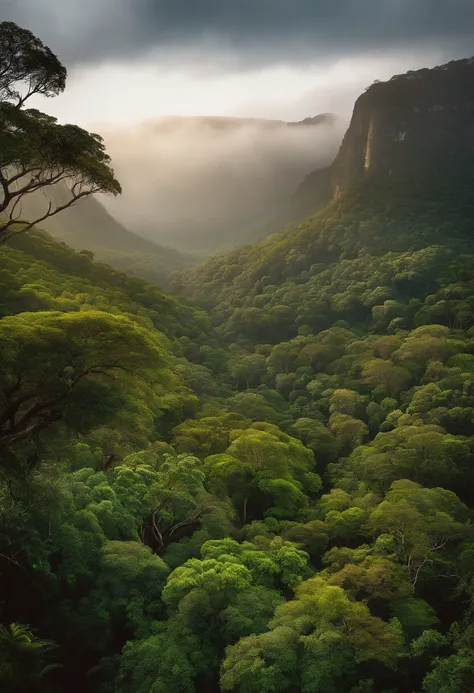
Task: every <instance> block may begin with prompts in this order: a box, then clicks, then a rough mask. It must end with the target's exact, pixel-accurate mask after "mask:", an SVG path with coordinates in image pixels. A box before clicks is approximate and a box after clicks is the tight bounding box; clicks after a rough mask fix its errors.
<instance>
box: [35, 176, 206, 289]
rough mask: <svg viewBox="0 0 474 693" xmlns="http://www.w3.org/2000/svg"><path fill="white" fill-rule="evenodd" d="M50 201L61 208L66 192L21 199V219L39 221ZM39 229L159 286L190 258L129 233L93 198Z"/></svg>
mask: <svg viewBox="0 0 474 693" xmlns="http://www.w3.org/2000/svg"><path fill="white" fill-rule="evenodd" d="M51 197H52V198H53V199H54V201H55V204H58V205H61V204H64V203H65V201H66V200H67V199H68V191H67V189H65V188H63V187H62V186H61V185H57V186H55V187H54V188H53V189H52V190H51V191H49V192H48V196H47V197H46V198H45V196H44V194H43V193H42V192H41V191H38V192H37V193H34V194H32V195H28V196H25V198H24V199H23V201H22V216H23V217H24V218H25V219H37V218H40V217H41V216H42V215H43V214H44V211H45V206H47V204H48V200H49V199H50V198H51ZM42 225H43V227H44V228H45V229H46V230H47V231H49V232H50V233H51V234H52V235H53V236H54V237H55V238H57V239H59V240H62V241H65V242H66V243H68V244H69V245H70V246H71V247H72V248H75V249H76V250H82V249H86V250H91V251H92V252H93V253H94V254H95V255H96V257H97V258H98V259H99V260H102V261H104V262H108V263H109V264H111V265H113V266H114V267H117V268H118V269H122V270H125V271H127V272H129V273H130V274H135V275H138V276H140V277H143V278H144V279H148V280H150V281H155V282H157V283H158V284H160V285H162V286H164V285H166V284H167V283H168V279H169V275H170V273H171V272H173V271H177V270H180V269H183V268H184V267H186V265H189V264H191V263H192V261H191V259H190V258H188V257H186V256H185V255H182V254H181V253H179V252H178V251H177V250H174V249H172V248H165V247H163V246H160V245H157V244H156V243H153V242H152V241H150V240H147V239H145V238H143V237H141V236H139V235H137V234H135V233H132V232H131V231H129V230H128V229H126V228H125V227H124V226H122V224H120V223H119V222H118V221H117V220H116V219H114V218H113V217H112V216H111V215H110V214H109V213H108V212H107V210H106V209H105V208H104V207H103V206H102V205H101V203H100V202H99V201H98V200H96V199H95V198H93V197H90V198H88V199H83V200H80V201H78V202H77V203H76V204H75V205H74V206H72V207H69V208H68V209H64V210H63V211H62V212H60V213H59V214H57V215H55V216H51V217H50V218H49V219H47V220H45V221H44V222H43V224H42Z"/></svg>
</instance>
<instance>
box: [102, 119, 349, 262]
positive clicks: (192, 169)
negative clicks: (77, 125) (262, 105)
mask: <svg viewBox="0 0 474 693" xmlns="http://www.w3.org/2000/svg"><path fill="white" fill-rule="evenodd" d="M343 125H344V124H343V123H339V121H338V120H337V119H336V118H335V117H334V116H333V115H331V114H328V113H324V114H320V115H318V116H315V117H312V118H306V119H305V120H303V121H301V122H292V123H286V122H283V121H278V120H260V119H249V118H230V117H205V116H203V117H193V118H186V117H174V116H173V117H171V116H170V117H166V118H159V119H157V120H154V121H150V122H147V123H143V124H141V125H140V126H138V127H135V128H128V129H127V128H121V129H120V128H119V129H115V130H109V132H107V131H105V132H103V130H101V132H102V133H103V135H104V138H105V142H106V145H107V149H108V151H109V152H110V154H111V156H112V159H113V162H114V166H115V169H116V173H117V176H118V178H119V180H120V182H121V184H122V187H123V195H122V196H121V197H120V198H116V199H113V198H110V199H106V200H104V204H105V205H106V206H107V209H108V210H109V211H110V212H111V214H113V215H114V216H115V217H116V218H117V219H119V220H120V221H121V222H122V223H124V224H125V225H126V226H127V227H128V228H130V229H132V230H133V231H134V232H135V233H137V234H140V235H143V236H146V237H147V238H149V239H151V240H153V241H154V242H157V243H160V244H164V245H170V246H173V247H175V248H178V249H179V250H181V251H185V252H192V253H195V254H198V255H201V256H204V255H209V254H210V253H212V252H213V251H215V250H218V249H223V248H226V247H232V246H236V245H239V244H241V243H243V242H246V241H248V240H254V239H256V238H260V237H261V236H262V234H263V235H265V233H266V229H267V228H270V227H268V223H269V221H271V220H272V219H274V217H275V215H276V214H277V215H278V211H279V210H280V208H284V207H285V205H286V203H287V201H288V200H289V199H290V197H291V195H292V193H293V191H294V190H295V189H296V187H297V186H298V184H299V183H300V182H301V180H302V179H303V178H304V176H305V175H307V174H308V173H309V172H310V171H311V170H314V169H315V168H316V167H317V166H318V165H319V166H321V165H322V166H325V165H328V164H329V163H330V161H331V160H332V159H333V158H334V156H335V154H336V151H337V147H338V146H339V144H340V141H341V138H342V134H343Z"/></svg>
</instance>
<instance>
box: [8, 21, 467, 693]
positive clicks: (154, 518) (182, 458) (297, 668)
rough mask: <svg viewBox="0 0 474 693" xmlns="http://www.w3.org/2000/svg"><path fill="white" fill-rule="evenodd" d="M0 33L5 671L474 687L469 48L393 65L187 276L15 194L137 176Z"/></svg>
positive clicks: (218, 685)
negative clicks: (465, 52) (106, 250)
mask: <svg viewBox="0 0 474 693" xmlns="http://www.w3.org/2000/svg"><path fill="white" fill-rule="evenodd" d="M0 34H1V36H0V38H1V46H0V63H1V64H2V65H3V66H5V65H6V64H7V63H6V61H7V59H8V60H9V63H8V66H9V67H8V69H7V68H6V69H4V71H3V72H2V73H0V96H1V100H0V120H1V127H0V145H1V146H0V151H1V155H0V156H1V157H2V160H1V165H0V172H1V182H2V188H3V195H4V197H3V203H1V202H0V208H1V209H0V211H1V212H2V214H3V217H2V223H1V224H0V239H1V240H2V241H3V242H2V243H1V244H0V318H1V319H0V354H1V359H0V624H1V626H0V682H1V686H2V691H3V690H4V691H8V692H12V693H26V692H27V691H28V693H34V692H35V691H41V693H66V692H67V693H70V692H74V691H81V693H85V692H90V693H218V692H219V691H222V692H231V693H470V692H471V691H472V681H473V677H474V613H473V590H474V584H473V578H474V529H473V525H472V519H473V508H474V501H473V498H474V281H473V280H474V235H473V225H474V196H473V183H474V175H473V173H472V172H473V159H474V151H473V143H474V138H473V133H474V91H473V87H472V85H473V84H474V80H473V77H474V61H473V60H464V61H457V62H454V63H450V64H448V65H446V66H442V67H440V68H435V69H434V70H423V71H420V72H416V73H408V74H407V75H400V76H397V77H395V78H393V79H392V80H390V81H389V82H386V83H383V84H375V85H373V86H372V87H370V88H369V89H368V90H367V91H366V92H365V94H363V95H362V96H361V98H360V99H359V101H358V102H357V104H356V107H355V110H354V116H353V119H352V122H351V125H350V127H349V130H348V133H347V135H346V137H345V139H344V142H343V144H342V147H341V150H340V153H339V155H338V157H337V158H336V161H335V164H334V165H333V166H332V167H330V168H329V169H325V170H324V171H323V172H319V173H316V174H313V175H312V176H310V177H309V178H308V179H307V180H306V181H305V182H304V183H303V186H304V189H303V190H302V191H301V190H300V191H299V194H300V195H302V196H303V198H304V207H305V209H306V208H307V205H308V204H309V200H310V198H311V195H314V205H313V209H314V210H315V211H314V213H313V214H312V215H311V216H310V217H308V218H306V219H305V220H304V221H302V222H300V223H295V224H294V225H293V226H290V227H289V228H287V229H285V230H284V231H282V232H281V233H279V234H276V235H273V236H270V237H269V238H267V239H266V240H264V241H262V242H260V243H258V244H255V245H248V246H245V247H243V248H240V249H239V250H236V251H234V252H232V253H229V254H227V255H223V256H220V257H214V258H212V259H211V260H209V261H208V262H207V263H205V264H204V265H202V266H200V267H197V268H193V269H189V270H185V271H184V272H182V273H180V274H177V275H175V276H174V279H173V290H174V293H175V295H170V294H167V293H164V292H163V291H162V289H160V288H159V287H158V286H157V285H155V284H152V283H149V282H147V281H145V280H144V279H140V278H137V277H132V276H128V275H127V274H125V273H123V272H120V271H119V270H117V269H112V268H111V267H109V266H108V265H105V264H102V263H98V262H96V261H94V256H93V254H92V253H91V252H90V251H88V250H83V251H81V252H75V251H73V250H72V249H70V248H69V247H68V246H67V245H65V244H64V243H61V242H58V241H57V240H54V239H53V238H52V237H51V236H50V235H49V234H47V233H45V232H44V231H42V230H41V220H40V221H39V222H38V224H37V226H32V221H31V220H30V219H28V220H23V219H22V217H21V214H19V213H18V209H15V204H16V203H15V200H17V199H19V198H20V199H21V197H22V196H26V195H28V194H29V193H30V192H34V191H35V189H36V188H35V186H37V185H39V184H40V183H41V184H42V185H43V186H48V185H50V184H56V183H57V181H58V179H61V180H62V179H63V178H64V180H65V181H66V182H67V183H68V185H69V191H70V194H71V196H72V197H71V200H73V201H76V198H78V196H79V195H80V194H81V193H82V192H84V196H85V197H87V195H88V194H93V193H94V192H97V191H100V192H110V193H112V194H116V193H118V192H119V190H120V186H119V184H118V183H117V181H115V178H114V175H113V171H112V169H111V168H110V161H109V159H108V158H107V155H106V154H105V151H104V149H103V145H102V143H101V140H100V138H99V137H98V136H96V135H91V134H90V133H87V132H85V131H83V130H81V129H80V128H76V126H63V125H59V124H58V123H57V122H56V121H54V119H51V118H49V116H45V115H44V114H41V113H39V112H38V111H36V110H34V109H28V107H27V105H25V100H26V99H25V98H24V96H22V93H23V92H22V91H21V90H19V88H18V82H19V81H20V82H22V81H23V79H24V78H25V74H27V75H29V82H28V83H29V85H30V90H33V91H35V92H36V93H42V94H46V95H50V96H54V95H55V94H57V93H59V92H60V91H62V89H64V86H65V77H66V76H65V71H64V72H63V71H62V70H63V68H62V66H61V64H60V63H59V61H58V60H57V58H56V57H55V56H54V55H53V54H51V52H50V51H49V49H47V48H46V47H45V46H43V44H42V43H41V41H39V39H37V38H36V37H34V36H33V35H32V34H30V33H29V32H26V31H25V30H22V29H19V27H16V25H12V24H10V23H6V22H4V23H2V24H0ZM58 143H59V145H58ZM58 147H59V148H58ZM71 181H72V182H71ZM21 186H23V187H21ZM71 204H72V203H71ZM79 204H80V202H79ZM49 211H50V213H51V212H52V211H53V209H52V208H50V210H49Z"/></svg>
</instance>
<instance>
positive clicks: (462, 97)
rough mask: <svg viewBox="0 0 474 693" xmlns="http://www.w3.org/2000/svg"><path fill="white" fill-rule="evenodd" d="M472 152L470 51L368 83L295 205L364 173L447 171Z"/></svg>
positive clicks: (327, 195) (312, 201)
mask: <svg viewBox="0 0 474 693" xmlns="http://www.w3.org/2000/svg"><path fill="white" fill-rule="evenodd" d="M473 155H474V58H470V59H464V60H456V61H452V62H450V63H448V64H446V65H442V66H440V67H435V68H433V69H423V70H417V71H411V72H407V73H406V74H403V75H396V76H394V77H392V79H390V80H389V81H387V82H376V83H374V84H373V85H372V86H371V87H369V88H368V89H367V90H366V91H365V93H364V94H362V95H361V96H360V97H359V98H358V100H357V101H356V104H355V107H354V111H353V115H352V119H351V123H350V125H349V129H348V130H347V132H346V135H345V137H344V139H343V142H342V145H341V147H340V150H339V153H338V154H337V156H336V159H335V161H334V163H333V164H332V166H330V167H328V168H326V169H322V170H320V171H316V172H314V173H312V174H309V176H307V178H306V179H305V180H304V181H303V183H302V184H301V186H300V188H299V189H298V190H297V192H296V195H295V198H294V203H295V209H296V210H298V211H300V212H303V213H307V212H308V209H309V207H310V206H312V209H316V208H317V207H319V206H321V204H324V203H325V202H327V201H329V200H330V199H331V198H334V197H338V196H340V195H341V194H342V193H344V192H346V191H347V190H350V189H352V188H353V187H354V186H355V185H357V184H359V183H361V182H363V181H364V180H370V179H377V180H378V181H380V180H381V179H383V178H386V179H388V178H389V177H393V178H400V177H403V176H413V175H415V174H417V173H418V174H422V172H423V171H428V170H430V168H432V167H433V166H436V167H438V168H439V167H440V166H441V167H443V168H444V169H445V170H446V171H448V170H449V169H450V168H452V169H453V170H454V169H455V168H456V167H458V166H459V164H460V162H462V161H466V159H467V160H470V159H472V157H473Z"/></svg>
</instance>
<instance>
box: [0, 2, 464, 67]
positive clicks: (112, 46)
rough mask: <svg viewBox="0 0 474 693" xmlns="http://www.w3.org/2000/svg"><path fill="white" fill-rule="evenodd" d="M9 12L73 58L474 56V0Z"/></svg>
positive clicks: (17, 7)
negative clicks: (401, 52) (411, 52)
mask: <svg viewBox="0 0 474 693" xmlns="http://www.w3.org/2000/svg"><path fill="white" fill-rule="evenodd" d="M0 12H1V15H2V18H3V19H11V20H13V21H16V22H18V23H20V24H21V25H23V26H27V27H28V28H31V29H32V30H33V31H34V32H36V33H37V34H38V35H40V36H41V37H42V38H44V40H45V41H46V42H48V43H49V45H51V47H52V48H53V49H54V50H56V52H58V53H59V54H60V56H61V57H62V58H63V60H64V61H65V62H66V63H68V64H74V63H87V62H95V61H98V60H107V59H113V60H117V59H118V60H120V59H122V60H129V59H131V58H135V57H140V56H143V55H146V54H147V53H149V52H150V51H158V52H159V53H160V54H161V56H162V57H166V56H168V58H169V59H170V60H174V59H176V56H177V55H178V54H179V55H180V56H181V58H183V59H184V60H189V61H191V60H193V59H195V58H196V57H197V56H199V53H200V52H201V54H202V55H201V58H202V59H203V60H204V62H206V61H208V62H212V57H213V56H214V57H216V56H220V58H221V59H224V60H227V61H229V62H234V63H235V64H236V65H239V66H245V65H246V64H247V65H249V66H250V65H251V66H258V65H265V64H269V63H274V62H276V61H279V62H285V63H289V62H298V61H304V60H308V59H318V58H321V57H327V58H328V59H331V58H333V57H334V56H343V55H354V54H359V53H362V52H364V53H367V52H370V51H372V50H378V49H382V48H383V49H397V48H403V47H405V46H409V47H410V48H411V49H413V48H419V49H423V48H426V47H428V46H430V47H436V46H439V47H440V49H441V50H443V49H446V50H447V51H448V53H454V54H456V53H458V54H459V55H462V54H463V53H468V54H470V52H471V51H472V52H473V53H474V2H473V0H325V1H324V2H321V1H318V0H82V1H81V2H78V1H77V0H74V1H73V0H0ZM216 67H218V65H216Z"/></svg>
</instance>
